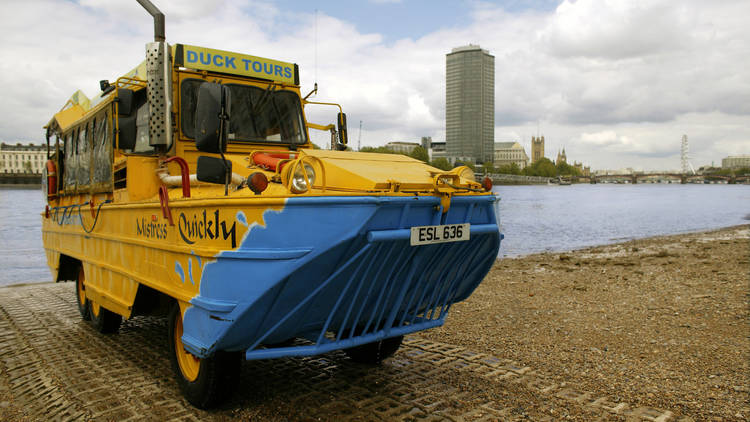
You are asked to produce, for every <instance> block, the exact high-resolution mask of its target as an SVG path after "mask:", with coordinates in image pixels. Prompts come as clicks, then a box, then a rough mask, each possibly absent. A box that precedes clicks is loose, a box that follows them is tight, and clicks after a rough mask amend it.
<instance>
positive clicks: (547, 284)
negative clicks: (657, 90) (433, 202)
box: [0, 225, 750, 422]
mask: <svg viewBox="0 0 750 422" xmlns="http://www.w3.org/2000/svg"><path fill="white" fill-rule="evenodd" d="M749 255H750V226H748V225H743V226H738V227H732V228H727V229H721V230H716V231H710V232H702V233H691V234H683V235H675V236H664V237H656V238H649V239H641V240H634V241H630V242H625V243H618V244H613V245H607V246H599V247H593V248H588V249H583V250H578V251H574V252H567V253H545V254H536V255H529V256H525V257H521V258H505V259H502V260H500V261H498V262H497V263H496V264H495V266H494V268H493V269H492V271H491V272H490V273H489V274H488V276H487V278H486V279H485V281H484V282H483V283H482V284H481V285H480V286H479V288H478V289H477V291H476V292H475V293H474V294H473V295H472V296H471V297H470V298H469V299H468V300H467V301H465V302H462V303H458V304H456V305H455V306H454V307H453V308H452V310H451V313H449V316H448V319H447V321H446V324H445V326H444V327H441V328H437V329H433V330H428V331H424V332H419V333H416V334H414V335H411V336H408V337H407V338H406V340H405V341H404V345H403V346H402V347H401V349H400V350H399V351H398V352H397V353H396V354H395V355H394V357H393V358H391V359H388V360H386V361H385V362H384V363H383V365H381V366H379V367H371V366H367V365H359V364H356V363H353V362H352V361H351V360H349V359H347V358H346V356H345V354H344V353H343V352H340V351H338V352H333V353H328V354H325V355H321V356H315V357H309V358H290V359H278V360H266V361H250V362H245V363H244V364H243V365H242V374H241V380H242V381H241V384H240V386H239V387H238V388H237V391H235V392H234V394H233V396H232V398H231V399H230V400H229V401H228V402H227V403H226V404H225V405H223V406H222V407H221V408H219V409H215V410H212V411H210V412H206V411H201V410H198V409H195V408H193V407H192V406H190V405H189V404H188V403H187V402H186V401H185V400H184V399H183V398H182V395H181V393H180V392H179V389H178V388H177V385H176V383H175V382H174V380H173V376H172V370H171V367H170V363H169V360H168V357H167V356H168V350H167V342H166V341H165V338H166V335H167V330H166V322H165V320H164V319H163V318H152V317H137V318H134V319H131V320H128V321H125V322H124V323H123V326H122V328H121V329H120V332H119V333H118V334H114V335H106V336H103V335H101V334H99V333H97V332H96V331H95V330H94V329H93V328H92V327H91V326H90V324H88V323H86V322H85V321H82V320H81V318H80V315H79V314H78V311H77V308H76V299H75V285H74V284H73V283H31V284H26V285H15V286H12V287H3V288H0V344H1V345H2V347H0V375H1V376H0V420H9V421H15V420H36V419H59V420H78V419H99V420H124V419H128V418H133V419H141V418H146V419H155V420H230V419H240V420H271V421H282V420H308V421H318V420H323V421H327V420H343V419H348V420H480V419H481V420H522V419H523V420H563V419H564V420H577V421H590V420H623V421H624V420H628V421H630V420H637V421H662V422H663V421H682V422H687V421H703V420H731V421H733V420H737V421H744V420H747V419H748V417H750V404H748V399H750V367H749V365H750V363H749V362H750V338H749V337H748V318H749V317H750V312H749V310H748V298H749V296H748V294H749V293H750V285H749V284H750V280H749V276H750V274H749V271H750V264H749V263H748V258H749ZM23 281H24V280H17V282H23ZM66 350H75V353H74V354H68V353H62V351H66Z"/></svg>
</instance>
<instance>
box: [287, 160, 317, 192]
mask: <svg viewBox="0 0 750 422" xmlns="http://www.w3.org/2000/svg"><path fill="white" fill-rule="evenodd" d="M303 169H304V172H305V173H307V180H309V181H310V185H313V184H314V183H315V170H313V168H312V166H311V165H310V164H307V163H302V165H299V166H297V168H296V169H295V170H294V175H292V180H291V183H290V187H291V189H292V192H294V193H305V192H307V190H308V189H309V188H310V186H308V185H307V181H305V174H304V173H303Z"/></svg>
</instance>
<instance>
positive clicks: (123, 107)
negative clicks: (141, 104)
mask: <svg viewBox="0 0 750 422" xmlns="http://www.w3.org/2000/svg"><path fill="white" fill-rule="evenodd" d="M134 101H135V92H133V90H132V89H127V88H118V89H117V114H118V115H120V116H128V115H130V114H132V113H133V102H134Z"/></svg>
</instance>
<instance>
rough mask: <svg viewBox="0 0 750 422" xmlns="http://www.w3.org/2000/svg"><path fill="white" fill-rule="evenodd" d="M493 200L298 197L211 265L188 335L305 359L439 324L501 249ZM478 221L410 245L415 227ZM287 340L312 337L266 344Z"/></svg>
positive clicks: (191, 341)
mask: <svg viewBox="0 0 750 422" xmlns="http://www.w3.org/2000/svg"><path fill="white" fill-rule="evenodd" d="M494 201H495V197H494V196H491V195H488V196H472V197H454V198H453V199H452V201H451V207H450V210H449V211H448V212H447V213H442V209H441V208H440V201H439V199H438V198H435V197H353V198H346V197H344V198H342V197H325V198H291V199H289V200H288V201H287V203H286V205H285V207H284V209H283V210H282V211H280V212H273V211H270V212H267V213H266V214H265V216H264V217H265V223H266V225H265V227H261V226H256V227H252V228H251V229H250V230H249V231H248V234H247V235H246V236H245V238H244V239H243V240H242V242H241V244H240V246H239V247H238V248H237V249H235V250H233V251H225V252H222V253H220V254H219V255H218V256H217V257H216V262H212V263H209V264H206V265H205V268H204V269H203V276H202V281H201V286H200V294H199V295H198V296H196V297H195V298H193V300H192V301H191V303H192V305H193V306H192V307H190V308H189V309H188V310H187V311H186V312H185V315H184V330H185V331H184V335H183V343H184V345H185V347H186V349H188V351H190V352H191V353H193V354H195V355H196V356H199V357H207V356H210V355H211V354H213V353H214V352H215V351H217V350H235V351H236V350H243V351H245V353H246V358H247V359H267V358H278V357H285V356H307V355H315V354H319V353H325V352H328V351H331V350H336V349H344V348H348V347H353V346H357V345H361V344H365V343H369V342H372V341H376V340H380V339H384V338H388V337H395V336H398V335H403V334H406V333H410V332H414V331H419V330H424V329H427V328H431V327H435V326H439V325H442V324H443V322H444V320H445V316H446V314H447V312H448V310H449V309H450V306H451V305H452V304H453V303H455V302H458V301H461V300H464V299H466V298H467V297H468V296H469V295H470V294H471V293H472V292H473V291H474V289H475V288H476V287H477V286H478V285H479V283H480V282H481V281H482V280H483V279H484V277H485V275H486V274H487V272H488V271H489V270H490V268H491V266H492V264H493V262H494V261H495V259H496V258H497V254H498V249H499V247H500V240H501V239H502V235H501V234H500V233H499V230H498V226H497V221H496V218H495V214H494V210H493V202H494ZM457 223H471V238H470V240H468V241H462V242H452V243H442V244H432V245H423V246H410V244H409V234H410V230H409V228H410V227H412V226H424V225H438V224H457ZM291 338H305V339H308V340H309V341H310V342H311V343H310V344H309V345H305V346H295V347H267V346H268V345H273V344H277V343H281V342H284V341H286V340H289V339H291Z"/></svg>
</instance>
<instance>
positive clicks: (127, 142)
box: [117, 113, 138, 149]
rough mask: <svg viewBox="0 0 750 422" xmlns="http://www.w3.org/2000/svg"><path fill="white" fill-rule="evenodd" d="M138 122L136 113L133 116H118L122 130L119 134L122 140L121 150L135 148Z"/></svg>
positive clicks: (120, 140)
mask: <svg viewBox="0 0 750 422" xmlns="http://www.w3.org/2000/svg"><path fill="white" fill-rule="evenodd" d="M136 120H137V115H136V113H133V115H132V116H117V126H118V127H119V129H120V131H119V133H118V134H117V135H118V137H119V138H120V139H119V141H118V145H119V148H120V149H133V148H135V141H136V138H137V134H138V127H137V126H136Z"/></svg>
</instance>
